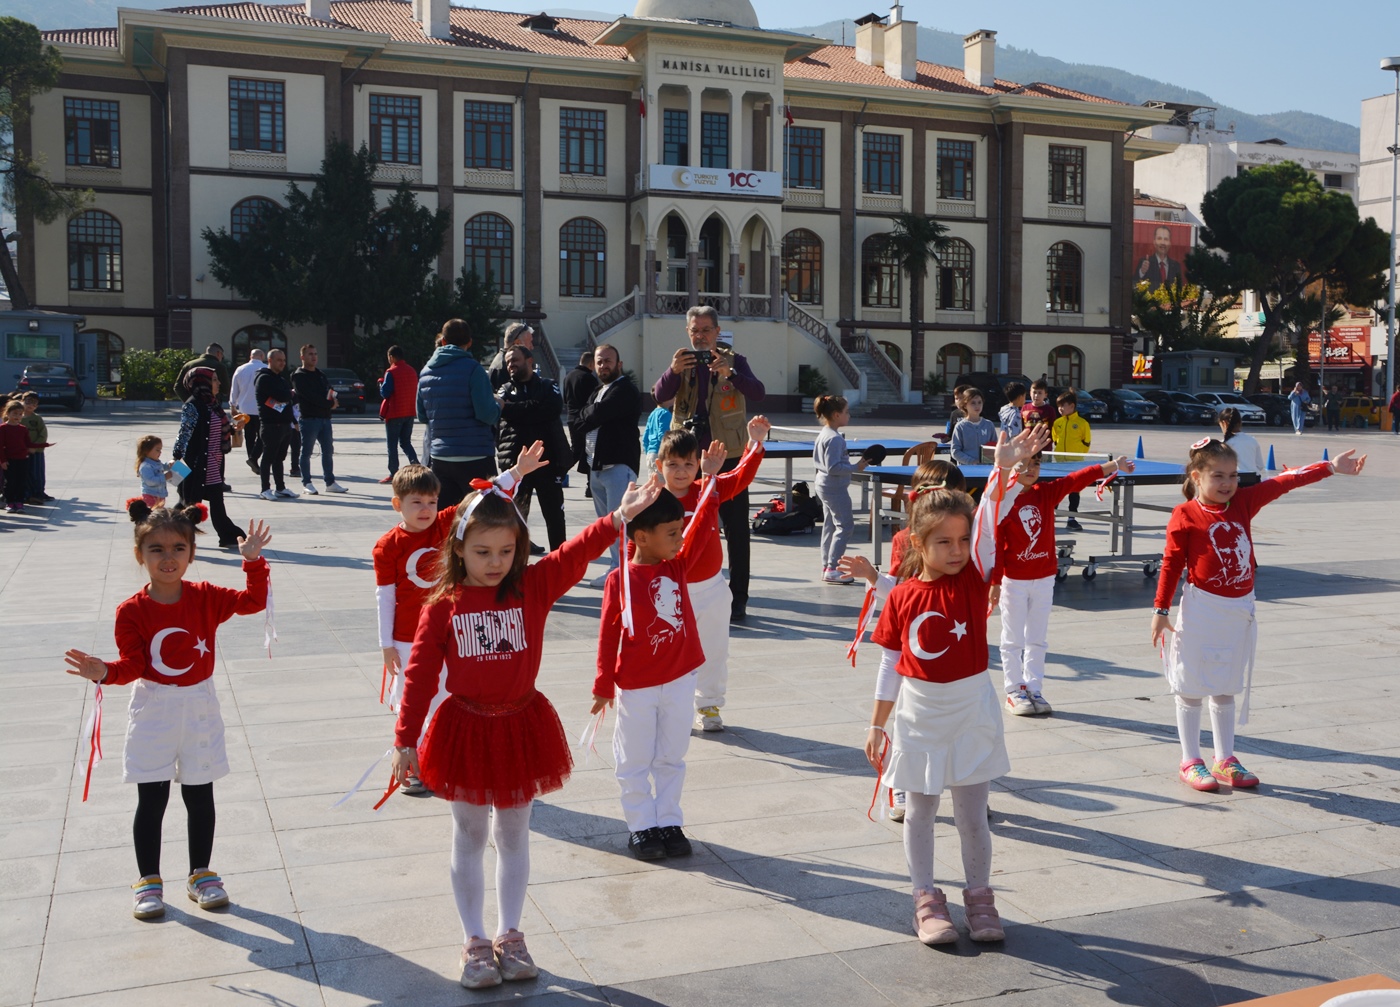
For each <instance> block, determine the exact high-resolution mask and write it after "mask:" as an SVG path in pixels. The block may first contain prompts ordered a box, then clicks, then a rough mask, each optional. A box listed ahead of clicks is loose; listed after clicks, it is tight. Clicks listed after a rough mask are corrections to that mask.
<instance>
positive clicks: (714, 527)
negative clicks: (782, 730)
mask: <svg viewBox="0 0 1400 1007" xmlns="http://www.w3.org/2000/svg"><path fill="white" fill-rule="evenodd" d="M771 426H772V424H770V423H769V422H768V420H767V419H765V418H764V417H762V416H755V417H754V418H753V419H751V420H749V427H748V430H749V443H748V447H746V448H745V449H744V455H743V458H741V459H740V461H739V466H738V468H734V469H731V470H730V471H728V472H724V473H722V474H720V475H718V476H716V477H715V488H714V494H715V495H716V496H718V497H719V502H720V503H726V502H728V501H729V500H732V499H734V497H736V496H738V495H739V494H740V493H742V492H744V490H746V489H748V488H749V484H750V483H752V482H753V479H754V476H756V475H757V474H758V466H759V463H760V462H762V461H763V440H764V438H765V437H767V436H768V431H769V429H770V428H771ZM716 443H718V442H716ZM721 461H723V457H722V456H721ZM656 468H657V471H659V472H660V473H661V478H662V479H664V480H665V481H666V489H667V490H668V491H670V493H671V495H672V496H674V497H676V498H677V499H678V500H680V502H681V503H682V504H683V505H684V507H685V517H686V520H687V521H688V520H690V519H691V517H692V516H693V515H694V514H695V508H696V507H697V506H698V505H699V503H700V483H699V482H698V481H697V477H698V476H699V474H700V442H699V441H697V440H696V439H695V435H694V434H693V433H691V432H690V431H689V430H672V431H670V432H669V433H667V434H666V436H665V437H663V438H662V439H661V446H660V447H659V448H658V449H657V452H656ZM696 532H697V533H699V534H700V535H701V539H702V540H701V541H700V542H698V543H697V547H698V548H699V550H700V552H701V555H700V556H699V557H698V558H697V560H698V565H697V566H696V567H695V569H694V570H693V571H692V573H691V577H690V584H689V590H690V602H691V604H692V605H693V606H694V608H695V622H696V625H697V626H699V627H700V637H701V639H703V640H704V641H705V663H704V664H702V665H701V666H700V671H699V674H698V675H697V676H696V679H695V713H696V720H697V724H696V726H698V727H699V728H700V729H701V730H703V731H712V732H713V731H723V730H724V721H723V720H721V719H720V715H719V708H720V707H721V706H723V705H724V693H725V690H726V689H727V688H728V685H729V613H730V609H731V608H732V605H731V604H730V602H731V600H732V599H731V598H730V593H729V582H728V581H726V580H725V579H724V573H723V571H722V569H721V568H722V567H723V566H724V551H723V549H722V548H721V547H720V544H719V519H718V518H717V517H714V516H711V517H710V520H709V523H708V524H707V525H706V526H705V527H703V528H701V527H698V526H697V528H696Z"/></svg>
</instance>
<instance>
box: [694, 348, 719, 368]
mask: <svg viewBox="0 0 1400 1007" xmlns="http://www.w3.org/2000/svg"><path fill="white" fill-rule="evenodd" d="M690 356H691V358H692V359H693V360H694V361H695V366H696V367H709V366H710V362H711V361H713V360H714V359H715V355H714V354H713V353H711V352H710V351H709V350H691V351H690Z"/></svg>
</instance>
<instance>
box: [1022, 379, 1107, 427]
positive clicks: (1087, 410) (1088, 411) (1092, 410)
mask: <svg viewBox="0 0 1400 1007" xmlns="http://www.w3.org/2000/svg"><path fill="white" fill-rule="evenodd" d="M1026 387H1027V388H1029V387H1030V386H1029V385H1027V386H1026ZM1063 392H1064V389H1063V388H1061V387H1060V386H1059V385H1051V386H1050V387H1049V388H1047V389H1046V393H1047V395H1048V396H1049V399H1050V404H1051V405H1054V404H1055V401H1056V400H1057V399H1059V397H1060V395H1061V394H1062V393H1063ZM1026 401H1028V402H1029V401H1030V400H1029V399H1027V400H1026ZM1074 408H1075V410H1076V411H1077V412H1078V413H1079V415H1080V416H1083V417H1084V418H1085V419H1086V420H1088V421H1089V422H1090V423H1102V422H1104V421H1105V420H1107V419H1108V403H1107V402H1105V401H1104V400H1103V399H1099V398H1095V397H1094V396H1093V395H1092V394H1090V393H1089V392H1086V391H1085V390H1084V389H1083V388H1076V389H1075V390H1074Z"/></svg>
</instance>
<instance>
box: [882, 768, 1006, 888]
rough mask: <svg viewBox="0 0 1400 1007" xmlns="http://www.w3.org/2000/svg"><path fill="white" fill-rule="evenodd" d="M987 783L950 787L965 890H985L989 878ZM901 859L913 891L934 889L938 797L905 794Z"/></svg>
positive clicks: (989, 842)
mask: <svg viewBox="0 0 1400 1007" xmlns="http://www.w3.org/2000/svg"><path fill="white" fill-rule="evenodd" d="M991 787H992V785H991V784H990V783H974V784H972V785H971V786H966V787H951V788H949V789H951V790H952V792H953V822H954V824H956V825H957V827H958V839H959V841H960V842H961V845H962V861H963V875H964V876H965V877H966V879H967V887H968V888H985V887H987V885H988V884H989V883H990V882H991V877H992V830H991V828H989V827H988V825H987V795H988V793H990V791H991ZM905 801H906V803H905V806H904V858H905V860H907V861H908V862H909V879H910V880H911V881H913V882H914V890H915V891H916V892H917V891H932V890H933V819H934V816H935V815H937V814H938V796H937V795H936V794H935V795H930V794H916V793H914V792H913V791H912V790H911V791H910V792H909V793H908V794H907V795H905Z"/></svg>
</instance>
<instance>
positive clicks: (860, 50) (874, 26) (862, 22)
mask: <svg viewBox="0 0 1400 1007" xmlns="http://www.w3.org/2000/svg"><path fill="white" fill-rule="evenodd" d="M883 20H884V18H882V17H880V15H879V14H867V15H865V17H862V18H857V19H856V60H857V61H858V62H861V63H864V64H865V65H866V66H884V65H885V26H884V25H883V24H882V23H881V22H882V21H883Z"/></svg>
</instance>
